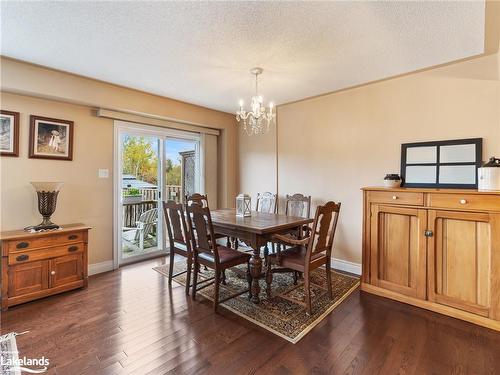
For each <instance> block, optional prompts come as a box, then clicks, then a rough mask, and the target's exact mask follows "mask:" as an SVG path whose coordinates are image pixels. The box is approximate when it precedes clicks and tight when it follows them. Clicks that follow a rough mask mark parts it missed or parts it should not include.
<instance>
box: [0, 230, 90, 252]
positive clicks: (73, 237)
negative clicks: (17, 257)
mask: <svg viewBox="0 0 500 375" xmlns="http://www.w3.org/2000/svg"><path fill="white" fill-rule="evenodd" d="M83 239H84V232H83V231H77V232H69V233H59V234H55V233H54V234H51V235H50V236H45V237H38V238H33V239H30V238H29V237H28V238H26V239H22V240H13V241H8V242H7V243H6V244H5V246H7V249H8V250H9V252H24V251H26V250H30V249H37V248H41V247H49V246H57V245H63V244H65V243H73V242H82V241H83Z"/></svg>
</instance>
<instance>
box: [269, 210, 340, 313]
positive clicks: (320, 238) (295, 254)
mask: <svg viewBox="0 0 500 375" xmlns="http://www.w3.org/2000/svg"><path fill="white" fill-rule="evenodd" d="M339 213H340V203H335V202H327V203H326V204H324V205H322V206H318V207H317V208H316V214H315V215H314V222H313V225H312V228H311V231H310V235H309V236H308V237H305V238H303V239H294V238H291V237H289V236H283V235H280V234H277V235H275V237H276V238H277V239H279V240H280V241H281V242H283V243H285V244H287V245H289V246H292V247H290V248H287V249H285V250H283V251H282V250H281V248H280V247H278V248H277V251H276V253H275V254H269V256H268V262H267V269H266V284H267V288H266V293H267V296H268V298H270V297H271V284H272V281H273V273H283V272H293V273H294V278H295V277H296V276H295V275H296V272H302V273H304V284H305V285H304V287H305V291H306V297H305V306H306V307H307V313H308V314H309V315H311V314H312V308H311V290H310V283H311V271H313V270H315V269H317V268H318V267H321V266H323V265H324V266H325V268H326V280H327V284H328V285H327V289H328V295H329V297H330V299H333V292H332V280H331V278H332V275H331V272H330V261H331V259H330V258H331V253H332V247H333V239H334V237H335V230H336V228H337V221H338V217H339ZM273 266H277V267H279V268H273ZM294 282H296V280H294Z"/></svg>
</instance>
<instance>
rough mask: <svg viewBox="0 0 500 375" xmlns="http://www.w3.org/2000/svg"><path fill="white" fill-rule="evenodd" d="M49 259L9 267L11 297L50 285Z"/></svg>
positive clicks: (36, 290) (37, 290)
mask: <svg viewBox="0 0 500 375" xmlns="http://www.w3.org/2000/svg"><path fill="white" fill-rule="evenodd" d="M48 279H49V278H48V261H38V262H29V263H23V264H18V265H14V266H10V267H9V297H15V296H20V295H23V294H27V293H33V292H39V291H41V290H44V289H47V287H48Z"/></svg>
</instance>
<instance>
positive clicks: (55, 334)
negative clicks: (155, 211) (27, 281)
mask: <svg viewBox="0 0 500 375" xmlns="http://www.w3.org/2000/svg"><path fill="white" fill-rule="evenodd" d="M161 263H163V259H156V260H152V261H146V262H142V263H138V264H134V265H130V266H126V267H123V268H122V269H121V270H119V271H116V272H109V273H106V274H101V275H97V276H93V277H91V278H90V280H89V287H88V289H87V290H78V291H73V292H68V293H65V294H62V295H58V296H54V297H49V298H45V299H43V300H40V301H35V302H31V303H27V304H24V305H20V306H17V307H13V308H11V309H9V311H8V312H5V313H2V333H7V332H11V331H17V332H21V331H25V330H29V331H30V332H29V333H28V334H26V335H23V336H19V337H18V338H17V342H18V347H19V350H20V355H21V356H27V357H40V356H45V357H46V358H49V360H50V369H49V372H48V373H50V374H70V375H76V374H88V375H90V374H164V373H172V374H194V373H202V374H247V373H256V374H306V373H314V374H323V373H324V374H344V373H348V374H362V373H364V374H396V373H402V374H440V375H442V374H467V373H470V374H495V373H496V374H498V373H499V371H500V334H499V333H497V332H494V331H490V330H488V329H485V328H481V327H478V326H474V325H472V324H469V323H466V322H462V321H459V320H456V319H453V318H449V317H445V316H441V315H438V314H435V313H432V312H428V311H425V310H421V309H418V308H414V307H411V306H408V305H404V304H400V303H398V302H394V301H390V300H386V299H383V298H379V297H376V296H372V295H368V294H365V293H361V292H359V291H358V292H355V293H353V294H352V295H351V296H350V297H349V298H348V299H347V300H346V301H345V302H344V303H343V304H342V305H340V306H339V307H338V308H337V309H336V310H335V311H334V312H333V313H331V314H330V315H329V316H328V317H326V318H325V319H324V320H323V321H322V322H321V323H320V324H319V325H318V326H316V327H315V328H314V329H313V330H312V331H311V332H310V333H309V334H308V335H307V336H306V337H305V338H303V339H302V340H301V341H300V342H299V343H297V344H295V345H293V344H290V343H288V342H286V341H284V340H283V339H280V338H278V337H276V336H274V335H272V334H271V333H268V332H267V331H265V330H263V329H261V328H259V327H256V326H254V325H253V324H251V323H249V322H246V321H245V320H243V319H241V318H239V317H237V316H235V315H233V314H232V313H230V312H228V311H225V310H224V309H223V308H221V312H220V313H219V314H214V312H213V309H212V305H211V303H209V302H208V301H206V300H203V298H201V297H200V298H199V300H198V301H196V302H192V301H191V299H190V298H189V297H186V295H185V294H184V288H183V287H182V286H180V285H178V284H176V283H173V285H172V289H169V288H168V285H167V279H166V278H165V277H163V276H161V275H160V274H158V273H157V272H155V271H153V270H152V269H151V268H152V267H153V266H156V265H159V264H161Z"/></svg>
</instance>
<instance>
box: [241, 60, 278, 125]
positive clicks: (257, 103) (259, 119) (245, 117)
mask: <svg viewBox="0 0 500 375" xmlns="http://www.w3.org/2000/svg"><path fill="white" fill-rule="evenodd" d="M262 72H263V69H262V68H253V69H252V70H250V73H252V74H253V75H255V95H254V96H252V104H251V110H250V111H248V112H247V111H245V109H244V108H243V104H244V103H243V100H240V109H239V110H238V111H236V120H237V121H238V122H239V123H240V125H242V126H243V129H245V132H246V133H247V134H248V135H252V134H264V133H267V132H268V131H269V126H270V125H272V124H274V120H275V118H276V114H275V113H274V105H273V103H269V108H266V107H265V106H264V105H263V104H262V102H263V99H262V96H260V95H259V90H258V77H259V74H262Z"/></svg>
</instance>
